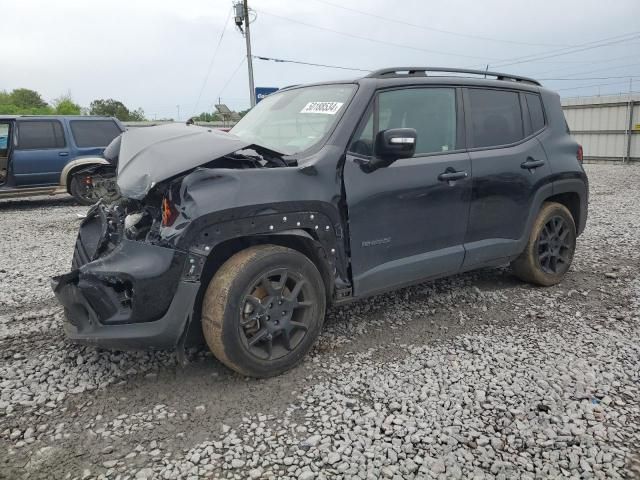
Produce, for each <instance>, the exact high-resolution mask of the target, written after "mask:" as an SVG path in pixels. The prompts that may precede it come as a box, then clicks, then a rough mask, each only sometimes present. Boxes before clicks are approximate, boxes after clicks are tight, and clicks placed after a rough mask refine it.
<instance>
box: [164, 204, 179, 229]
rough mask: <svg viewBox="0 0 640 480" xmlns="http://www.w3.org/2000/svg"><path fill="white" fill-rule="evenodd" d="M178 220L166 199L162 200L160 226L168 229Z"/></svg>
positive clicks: (175, 212) (175, 211) (173, 208)
mask: <svg viewBox="0 0 640 480" xmlns="http://www.w3.org/2000/svg"><path fill="white" fill-rule="evenodd" d="M176 218H178V211H177V210H176V209H175V207H174V206H173V205H172V204H171V202H170V201H169V199H168V198H167V197H164V198H163V199H162V226H163V227H170V226H171V225H173V222H175V221H176Z"/></svg>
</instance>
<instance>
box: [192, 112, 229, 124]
mask: <svg viewBox="0 0 640 480" xmlns="http://www.w3.org/2000/svg"><path fill="white" fill-rule="evenodd" d="M193 119H194V120H195V121H196V122H220V121H222V117H220V115H218V114H217V113H209V112H202V113H201V114H200V115H198V116H197V117H193Z"/></svg>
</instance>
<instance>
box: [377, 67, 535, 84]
mask: <svg viewBox="0 0 640 480" xmlns="http://www.w3.org/2000/svg"><path fill="white" fill-rule="evenodd" d="M428 72H443V73H469V74H472V75H483V76H485V77H486V76H487V75H489V76H491V77H495V78H496V80H507V81H511V82H525V83H532V84H534V85H541V84H540V82H538V81H537V80H534V79H533V78H528V77H521V76H518V75H509V74H508V73H499V72H489V71H485V70H470V69H467V68H447V67H393V68H383V69H381V70H376V71H374V72H371V73H370V74H369V75H367V76H366V77H365V78H392V77H396V78H397V77H427V76H428V75H427V73H428Z"/></svg>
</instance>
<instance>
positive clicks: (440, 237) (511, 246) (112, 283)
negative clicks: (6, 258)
mask: <svg viewBox="0 0 640 480" xmlns="http://www.w3.org/2000/svg"><path fill="white" fill-rule="evenodd" d="M335 83H338V82H335ZM339 83H345V82H339ZM352 83H355V84H357V87H358V88H357V90H356V92H355V94H354V95H353V97H352V98H351V100H350V101H349V104H348V105H346V104H345V105H346V106H345V109H344V111H342V112H341V117H340V118H339V121H338V122H337V124H336V126H335V128H334V129H333V130H332V131H330V132H328V133H327V135H326V138H324V139H323V141H322V142H319V144H318V145H315V146H314V147H311V148H310V149H309V150H308V151H304V152H301V153H300V155H298V157H297V158H290V157H286V156H283V157H282V163H281V164H279V165H274V164H273V163H271V164H268V165H267V164H255V165H251V164H250V162H249V161H246V162H244V163H242V162H239V161H238V160H237V158H233V155H232V154H233V152H231V150H233V149H235V147H236V146H238V147H239V148H247V145H246V144H244V143H243V142H241V141H240V140H239V139H238V137H236V136H230V137H228V138H225V137H224V134H221V133H212V132H200V133H195V132H197V131H196V130H193V131H189V132H188V134H185V132H184V131H183V130H184V129H181V128H178V127H175V128H168V129H166V131H167V132H169V133H170V137H171V139H172V145H173V146H172V147H171V148H169V149H168V150H167V152H165V151H164V150H163V148H162V145H161V142H159V143H158V144H155V143H154V144H152V147H153V148H152V149H151V150H149V152H151V151H152V152H153V153H154V155H153V156H151V155H147V154H144V155H142V154H143V153H144V152H147V144H146V143H145V142H147V140H148V139H147V137H149V138H151V137H153V138H155V137H156V135H155V133H154V132H147V133H146V134H144V135H142V134H139V135H140V137H145V139H144V140H145V141H144V142H142V141H141V142H140V145H137V147H139V148H137V147H136V148H133V147H132V148H131V150H130V151H129V153H127V152H125V153H127V155H126V158H127V159H128V160H127V162H128V163H126V162H125V163H123V164H122V165H121V168H120V169H121V173H122V171H125V172H126V171H128V172H129V173H128V174H125V175H124V176H123V177H122V178H121V180H122V181H123V182H122V185H124V186H125V187H126V188H129V190H130V192H131V193H132V195H130V197H133V198H136V199H137V200H136V201H132V204H141V205H143V206H144V207H145V208H146V207H148V206H149V205H151V203H153V202H155V204H154V205H151V206H152V207H153V208H155V209H156V210H157V211H159V210H160V208H159V203H160V201H163V202H164V201H165V200H166V201H167V202H168V203H169V204H170V205H172V208H174V209H175V219H173V220H172V221H171V222H170V223H168V224H163V225H162V226H160V220H159V219H156V223H154V225H155V227H157V229H156V230H155V231H154V235H153V236H152V235H147V236H146V237H144V238H136V239H127V238H126V236H124V235H123V234H122V231H118V232H114V231H113V228H112V227H111V226H109V225H110V224H109V220H110V217H109V218H108V212H106V211H105V210H104V209H101V208H99V209H97V210H95V211H94V212H93V215H90V217H91V218H89V219H88V220H87V221H85V222H83V225H82V227H81V230H80V234H79V238H78V241H77V243H76V253H75V256H74V263H73V268H74V270H73V271H72V272H71V273H69V274H67V275H63V276H61V277H57V278H56V279H54V290H55V293H56V296H57V297H58V299H59V300H60V302H61V303H62V304H63V305H64V306H65V310H66V312H67V318H68V325H67V326H66V328H67V332H68V335H69V336H70V337H71V338H72V339H75V340H78V341H82V342H87V343H96V344H101V345H107V346H126V347H145V346H150V347H166V346H173V345H176V344H177V343H178V341H179V339H180V338H182V335H183V333H184V332H185V328H186V326H187V325H188V324H189V321H190V319H191V317H192V316H193V312H194V311H195V310H197V309H198V308H199V305H197V302H198V299H199V298H201V296H202V293H203V289H205V288H206V287H207V284H206V283H207V281H208V278H210V277H208V278H207V277H206V276H205V273H204V272H205V271H206V267H207V265H209V264H211V263H215V260H216V259H215V258H214V257H215V253H212V252H217V251H219V250H218V249H219V248H221V246H224V245H228V244H229V243H233V242H234V241H237V240H238V239H254V240H256V241H258V242H259V241H260V239H266V241H271V240H273V239H274V238H275V236H279V238H284V237H296V238H298V239H304V241H305V242H309V243H310V244H311V245H312V248H313V251H314V253H315V254H317V255H316V256H315V258H316V261H317V262H319V263H321V265H319V269H320V270H321V271H323V272H325V273H327V272H328V276H329V277H330V278H329V279H328V280H326V281H327V287H328V288H327V290H328V291H329V292H328V293H329V295H328V297H329V298H328V299H329V301H334V302H338V301H345V300H346V301H349V300H354V299H358V298H362V297H364V296H367V295H371V294H373V293H377V292H381V291H384V290H390V289H394V288H398V287H400V286H403V285H408V284H415V283H418V282H420V281H424V280H426V279H431V278H436V277H441V276H446V275H450V274H454V273H457V272H460V271H465V270H471V269H474V268H479V267H481V266H485V265H497V264H501V263H506V262H508V261H510V260H513V259H514V258H515V257H517V256H518V255H519V254H520V253H521V252H522V250H523V248H524V246H525V244H526V242H527V239H528V236H529V234H530V230H531V226H532V224H533V222H534V219H535V218H536V215H537V213H538V211H539V209H540V207H541V205H542V204H543V203H544V202H545V201H547V200H549V199H555V200H554V201H558V199H559V198H564V199H569V200H568V201H571V202H574V204H573V205H574V207H575V208H573V210H572V214H573V215H574V218H575V220H576V227H577V232H578V233H581V232H582V231H583V230H584V228H585V224H586V218H587V204H588V183H587V179H586V174H585V173H584V170H583V169H582V167H581V165H580V164H579V162H578V160H577V159H576V151H577V147H578V145H577V143H575V141H573V140H572V139H571V137H570V136H569V135H568V134H567V132H566V128H565V123H564V115H563V113H562V110H561V108H560V102H559V98H558V96H557V95H556V94H554V93H553V92H550V91H547V90H545V89H544V88H542V87H540V86H538V85H536V84H534V83H531V82H529V81H515V80H514V81H510V80H508V77H505V78H504V79H502V80H488V79H479V78H462V77H426V76H419V75H412V76H406V77H401V76H394V75H391V76H389V77H387V76H386V74H385V75H384V76H373V77H370V78H364V79H360V80H358V81H356V82H352ZM425 86H441V87H442V86H445V87H451V88H448V90H455V95H456V115H457V117H456V118H457V130H456V138H455V142H451V144H454V143H455V145H453V147H449V144H444V143H440V144H439V145H443V148H442V150H441V151H437V152H432V151H427V152H426V153H422V154H417V155H415V156H414V157H412V158H407V159H401V160H397V161H395V162H393V161H390V162H388V163H387V164H385V165H383V166H382V167H381V168H378V169H375V168H374V169H367V168H363V164H366V163H367V162H369V163H371V162H370V160H371V159H372V157H375V152H371V153H366V152H365V154H362V153H361V152H355V153H351V152H350V151H349V145H350V143H351V141H352V139H353V138H354V136H355V134H356V132H357V131H358V130H359V126H362V125H363V124H365V120H366V117H365V115H366V114H368V113H369V112H370V111H371V108H372V107H371V105H374V104H375V100H374V99H377V98H378V97H379V96H381V95H378V94H377V92H381V91H390V90H397V89H402V88H405V87H406V88H411V87H425ZM474 87H482V88H484V89H491V90H499V91H509V92H516V94H517V96H518V98H520V99H521V98H522V97H523V95H522V92H526V93H527V94H535V95H536V96H539V97H540V98H541V101H542V104H543V105H544V110H545V111H544V117H545V125H544V128H541V129H539V130H537V131H535V132H533V131H529V130H531V129H532V126H531V125H532V123H533V122H531V121H530V120H529V123H527V120H525V116H527V115H529V113H528V110H527V108H528V107H527V106H526V102H524V103H522V101H521V104H522V110H521V112H522V121H523V125H524V126H523V135H522V137H521V138H519V139H518V140H517V141H515V142H513V143H510V144H507V145H498V146H495V145H490V146H486V147H475V146H474V143H473V142H474V138H477V137H473V136H472V133H473V128H474V127H473V125H472V124H471V122H470V120H469V118H470V117H469V114H470V104H469V101H468V98H467V94H466V93H465V92H466V90H467V89H470V88H474ZM291 88H301V87H291ZM285 90H289V89H285ZM274 95H276V94H274ZM527 118H529V117H527ZM376 122H377V121H376ZM376 122H374V123H376ZM375 126H376V127H377V126H378V125H377V123H376V125H375ZM151 128H153V127H151ZM393 128H413V127H412V126H411V125H394V126H393ZM527 129H529V130H527ZM416 130H417V131H419V132H420V133H419V134H418V137H417V142H418V143H417V145H420V138H425V137H427V136H429V135H431V134H433V135H435V134H437V133H438V132H437V129H431V130H430V129H428V128H426V127H425V128H424V129H423V130H420V129H416ZM494 130H495V131H496V132H497V133H500V132H499V130H500V129H494ZM420 135H422V137H421V136H420ZM159 136H160V137H161V136H162V135H159ZM189 138H193V139H195V138H199V142H203V143H199V145H201V146H206V147H207V148H209V149H210V151H211V152H217V153H219V154H221V155H223V156H222V157H220V158H208V156H207V155H205V154H204V153H203V151H202V150H201V149H198V148H195V149H193V148H188V149H186V150H185V155H187V154H189V155H188V156H189V158H185V159H183V160H181V159H179V158H175V157H176V156H178V153H179V152H180V151H181V149H180V148H179V147H180V146H181V145H185V144H188V143H189V142H190V140H189ZM217 138H220V139H223V138H224V140H223V141H222V144H224V145H223V146H220V149H218V148H217V147H215V146H214V145H213V143H215V139H217ZM194 145H195V144H194ZM444 146H446V148H444ZM214 147H215V148H214ZM194 150H197V151H195V152H194ZM116 153H122V152H116ZM147 153H148V152H147ZM165 153H167V155H169V156H170V158H169V157H163V155H164V154H165ZM141 155H142V156H144V158H145V160H144V162H142V163H139V164H138V165H136V164H135V162H136V160H135V158H136V156H141ZM116 156H117V155H116ZM155 156H158V161H164V162H180V161H183V162H184V166H185V168H184V169H183V171H180V169H179V168H177V167H176V165H175V164H172V165H171V166H170V167H166V165H165V168H164V169H159V170H158V171H154V172H153V173H154V174H153V175H150V174H149V175H147V176H146V177H145V176H144V175H145V172H147V171H148V170H149V169H150V168H151V163H150V162H151V161H152V160H153V158H155ZM152 157H153V158H152ZM202 159H208V160H207V162H205V163H202V162H201V160H202ZM218 160H220V162H217V161H218ZM235 162H237V164H236V163H235ZM463 174H464V175H463ZM452 175H453V176H452ZM143 177H144V178H143ZM126 188H125V189H126ZM138 200H139V201H138ZM145 202H147V203H146V204H145ZM118 222H124V219H123V218H121V219H120V220H116V221H115V223H116V224H117V223H118ZM121 230H122V229H121Z"/></svg>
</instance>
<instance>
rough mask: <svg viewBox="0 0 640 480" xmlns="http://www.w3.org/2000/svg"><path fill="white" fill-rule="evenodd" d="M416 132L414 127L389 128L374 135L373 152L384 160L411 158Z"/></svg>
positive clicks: (416, 140) (414, 151)
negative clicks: (374, 144)
mask: <svg viewBox="0 0 640 480" xmlns="http://www.w3.org/2000/svg"><path fill="white" fill-rule="evenodd" d="M417 142H418V134H417V133H416V130H415V129H414V128H391V129H389V130H383V131H381V132H378V135H376V146H375V154H376V157H379V158H381V159H383V160H386V161H391V162H393V161H395V160H398V159H400V158H411V157H413V156H414V155H415V153H416V143H417Z"/></svg>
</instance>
